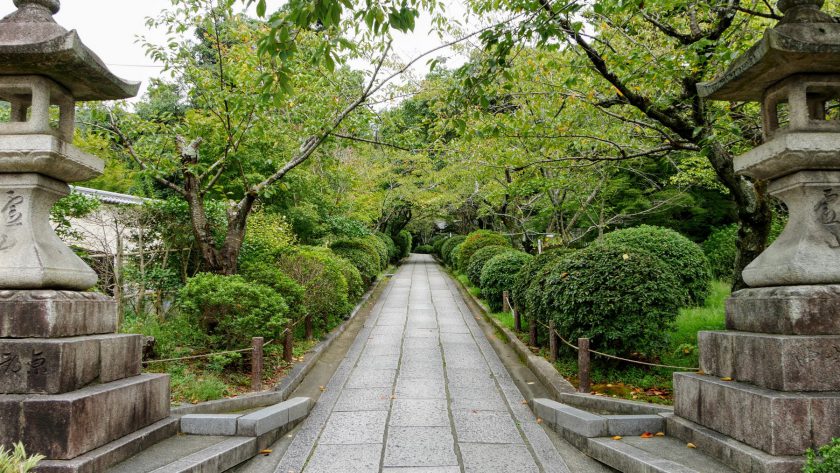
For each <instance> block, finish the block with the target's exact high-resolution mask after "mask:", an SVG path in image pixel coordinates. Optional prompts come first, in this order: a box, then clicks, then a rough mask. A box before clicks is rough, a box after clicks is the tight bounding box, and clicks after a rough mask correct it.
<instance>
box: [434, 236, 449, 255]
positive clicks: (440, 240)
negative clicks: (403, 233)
mask: <svg viewBox="0 0 840 473" xmlns="http://www.w3.org/2000/svg"><path fill="white" fill-rule="evenodd" d="M448 239H449V237H448V236H447V235H438V236H436V237H434V238H432V241H431V242H429V244H430V245H432V253H433V254H436V255H438V256H440V249H441V248H442V247H443V244H444V243H446V240H448Z"/></svg>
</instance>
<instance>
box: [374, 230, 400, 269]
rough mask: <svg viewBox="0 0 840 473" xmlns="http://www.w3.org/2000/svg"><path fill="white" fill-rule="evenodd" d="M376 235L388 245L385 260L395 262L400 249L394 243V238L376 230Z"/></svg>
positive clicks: (398, 257) (398, 256)
mask: <svg viewBox="0 0 840 473" xmlns="http://www.w3.org/2000/svg"><path fill="white" fill-rule="evenodd" d="M376 236H377V238H379V239H380V240H382V241H383V242H384V243H385V245H386V246H387V247H388V258H387V260H386V261H391V262H397V261H398V260H399V259H400V250H399V248H397V244H396V243H394V239H393V238H391V237H390V236H388V235H386V234H385V233H382V232H377V233H376Z"/></svg>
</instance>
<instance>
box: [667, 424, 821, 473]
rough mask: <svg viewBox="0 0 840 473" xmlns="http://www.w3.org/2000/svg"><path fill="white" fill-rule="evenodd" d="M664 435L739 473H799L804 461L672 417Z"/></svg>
mask: <svg viewBox="0 0 840 473" xmlns="http://www.w3.org/2000/svg"><path fill="white" fill-rule="evenodd" d="M665 423H666V432H667V433H668V435H669V436H671V437H673V438H677V439H680V440H681V441H683V442H686V443H687V442H691V443H693V444H694V445H696V446H697V449H698V450H699V451H701V452H703V453H705V454H707V455H710V456H711V457H713V458H715V459H717V460H719V461H720V462H722V463H724V464H726V465H727V466H728V467H730V468H732V469H734V470H735V471H738V472H749V473H800V472H801V471H802V467H803V466H804V464H805V458H804V457H777V456H773V455H770V454H768V453H765V452H763V451H761V450H758V449H757V448H753V447H750V446H749V445H747V444H744V443H741V442H738V441H737V440H734V439H732V438H730V437H727V436H725V435H723V434H721V433H719V432H715V431H714V430H712V429H708V428H706V427H703V426H701V425H698V424H695V423H694V422H691V421H689V420H686V419H683V418H682V417H677V416H675V415H666V416H665Z"/></svg>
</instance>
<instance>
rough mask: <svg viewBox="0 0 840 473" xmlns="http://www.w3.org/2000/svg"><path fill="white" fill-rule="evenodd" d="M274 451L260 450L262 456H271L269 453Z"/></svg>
mask: <svg viewBox="0 0 840 473" xmlns="http://www.w3.org/2000/svg"><path fill="white" fill-rule="evenodd" d="M272 451H273V450H268V449H265V450H260V455H268V454H269V453H271V452H272Z"/></svg>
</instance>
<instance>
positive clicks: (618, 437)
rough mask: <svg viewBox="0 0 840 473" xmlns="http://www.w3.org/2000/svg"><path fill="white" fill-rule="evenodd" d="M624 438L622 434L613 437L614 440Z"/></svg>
mask: <svg viewBox="0 0 840 473" xmlns="http://www.w3.org/2000/svg"><path fill="white" fill-rule="evenodd" d="M623 438H624V437H622V436H621V435H616V436H615V437H613V438H612V439H613V440H621V439H623Z"/></svg>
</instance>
